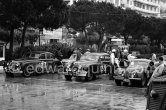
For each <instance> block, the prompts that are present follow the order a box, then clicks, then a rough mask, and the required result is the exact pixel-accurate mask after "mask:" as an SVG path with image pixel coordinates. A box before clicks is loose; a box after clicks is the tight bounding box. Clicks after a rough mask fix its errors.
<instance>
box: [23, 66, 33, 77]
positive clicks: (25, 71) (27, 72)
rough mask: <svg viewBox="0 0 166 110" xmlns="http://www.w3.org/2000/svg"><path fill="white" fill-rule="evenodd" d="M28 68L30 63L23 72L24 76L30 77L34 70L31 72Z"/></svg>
mask: <svg viewBox="0 0 166 110" xmlns="http://www.w3.org/2000/svg"><path fill="white" fill-rule="evenodd" d="M28 68H29V65H27V66H25V67H24V72H23V76H24V77H30V76H31V75H32V72H29V71H28Z"/></svg>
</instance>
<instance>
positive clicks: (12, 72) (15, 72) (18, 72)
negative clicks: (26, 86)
mask: <svg viewBox="0 0 166 110" xmlns="http://www.w3.org/2000/svg"><path fill="white" fill-rule="evenodd" d="M4 71H5V73H11V74H22V73H23V71H22V70H17V71H10V70H9V69H8V68H7V67H4Z"/></svg>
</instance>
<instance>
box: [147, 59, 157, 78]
mask: <svg viewBox="0 0 166 110" xmlns="http://www.w3.org/2000/svg"><path fill="white" fill-rule="evenodd" d="M154 70H155V67H154V62H153V61H151V62H150V63H149V65H148V68H147V78H148V81H149V79H150V78H151V76H152V74H153V72H154Z"/></svg>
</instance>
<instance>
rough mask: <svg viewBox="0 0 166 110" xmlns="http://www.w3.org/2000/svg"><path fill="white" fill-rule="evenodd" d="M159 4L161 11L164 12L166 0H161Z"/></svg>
mask: <svg viewBox="0 0 166 110" xmlns="http://www.w3.org/2000/svg"><path fill="white" fill-rule="evenodd" d="M160 5H161V11H164V12H166V0H161V2H160Z"/></svg>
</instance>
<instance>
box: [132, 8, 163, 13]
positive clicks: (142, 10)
mask: <svg viewBox="0 0 166 110" xmlns="http://www.w3.org/2000/svg"><path fill="white" fill-rule="evenodd" d="M132 9H134V10H137V11H140V12H143V13H149V14H160V12H156V11H150V10H146V9H142V8H139V7H133V8H132Z"/></svg>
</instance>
